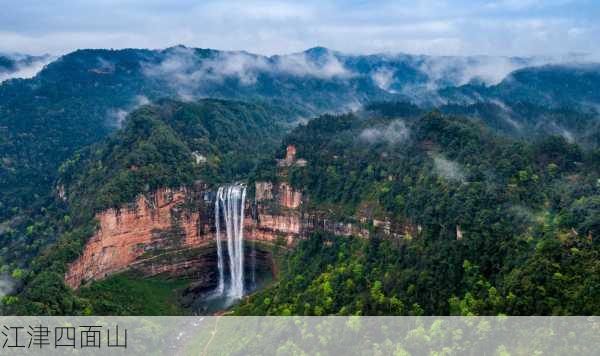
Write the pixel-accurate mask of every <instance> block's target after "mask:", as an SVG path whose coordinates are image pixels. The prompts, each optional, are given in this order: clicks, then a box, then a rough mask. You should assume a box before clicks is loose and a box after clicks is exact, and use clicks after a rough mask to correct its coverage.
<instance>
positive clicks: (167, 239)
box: [65, 184, 301, 288]
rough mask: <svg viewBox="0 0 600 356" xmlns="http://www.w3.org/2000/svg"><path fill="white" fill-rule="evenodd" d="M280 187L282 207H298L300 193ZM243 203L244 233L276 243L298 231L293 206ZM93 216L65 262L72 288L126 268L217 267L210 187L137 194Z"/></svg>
mask: <svg viewBox="0 0 600 356" xmlns="http://www.w3.org/2000/svg"><path fill="white" fill-rule="evenodd" d="M284 192H285V193H284V195H282V200H281V202H282V207H283V208H286V209H287V208H290V209H295V208H296V207H298V206H299V204H300V198H301V194H300V193H299V192H295V191H293V190H291V189H288V188H285V189H284ZM247 206H248V208H253V209H246V211H247V212H248V214H247V215H246V217H245V219H244V228H245V234H244V238H245V239H247V240H256V241H263V242H269V243H275V242H277V241H280V240H279V239H280V238H281V237H283V240H282V241H283V242H284V243H285V244H288V245H291V244H292V243H293V241H294V237H297V236H299V235H300V232H301V229H300V225H301V223H300V215H299V214H298V213H297V212H291V211H290V212H289V213H288V212H286V213H279V214H268V213H260V214H257V212H258V211H263V209H262V208H260V209H259V208H257V206H256V205H254V206H253V204H252V203H251V202H249V201H247ZM96 219H97V221H98V224H99V227H98V230H97V231H96V233H95V234H94V235H93V236H92V237H91V238H90V239H89V240H88V242H87V243H86V245H85V247H84V250H83V253H82V254H81V255H80V256H79V257H78V258H77V259H76V260H75V261H73V262H72V263H70V264H69V265H68V268H67V272H66V274H65V282H66V284H67V285H69V286H70V287H71V288H78V287H79V286H80V285H81V284H83V283H86V282H88V281H92V280H98V279H103V278H105V277H107V276H109V275H111V274H114V273H117V272H121V271H125V270H128V269H136V270H139V271H141V272H143V274H145V275H149V276H150V275H156V274H164V273H166V274H170V275H186V274H195V278H197V277H199V276H198V272H199V271H204V272H203V273H205V272H206V271H207V270H210V271H212V270H213V269H216V253H215V246H214V244H215V227H214V226H215V221H214V191H212V190H210V189H208V187H207V186H206V185H203V184H199V185H198V186H196V187H195V188H194V189H191V190H187V189H178V190H171V189H160V190H158V191H156V192H153V193H152V194H149V195H140V196H139V197H138V198H137V200H136V201H135V202H132V203H130V204H126V205H124V206H121V207H120V208H119V209H109V210H107V211H103V212H101V213H99V214H97V215H96ZM206 273H207V274H211V273H213V272H210V273H209V272H206ZM205 277H206V276H205ZM209 277H210V276H209Z"/></svg>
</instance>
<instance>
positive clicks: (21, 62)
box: [0, 56, 54, 83]
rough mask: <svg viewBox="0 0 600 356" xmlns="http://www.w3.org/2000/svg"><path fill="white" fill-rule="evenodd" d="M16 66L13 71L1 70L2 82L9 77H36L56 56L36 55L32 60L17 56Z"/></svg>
mask: <svg viewBox="0 0 600 356" xmlns="http://www.w3.org/2000/svg"><path fill="white" fill-rule="evenodd" d="M16 59H17V60H16V68H15V69H14V70H11V71H6V72H2V71H0V83H2V82H3V81H5V80H8V79H14V78H22V79H27V78H33V77H35V76H36V75H37V74H38V73H39V72H40V71H41V70H42V69H44V67H45V66H46V65H47V64H48V63H50V62H51V61H53V60H54V57H51V56H44V57H36V58H32V59H31V60H26V59H25V58H21V59H19V58H16Z"/></svg>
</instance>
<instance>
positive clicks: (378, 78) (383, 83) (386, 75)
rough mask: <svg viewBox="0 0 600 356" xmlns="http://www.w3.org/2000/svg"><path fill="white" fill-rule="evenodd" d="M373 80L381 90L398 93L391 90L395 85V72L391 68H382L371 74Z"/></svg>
mask: <svg viewBox="0 0 600 356" xmlns="http://www.w3.org/2000/svg"><path fill="white" fill-rule="evenodd" d="M371 79H372V80H373V82H374V83H375V84H376V85H377V86H378V87H379V88H381V89H383V90H385V91H387V92H390V93H396V91H395V90H393V89H391V86H392V85H393V84H394V70H393V69H392V68H389V67H381V68H378V69H377V70H375V71H374V72H372V73H371Z"/></svg>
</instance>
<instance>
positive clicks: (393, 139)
mask: <svg viewBox="0 0 600 356" xmlns="http://www.w3.org/2000/svg"><path fill="white" fill-rule="evenodd" d="M409 136H410V131H409V129H408V127H406V124H405V123H404V122H403V121H401V120H395V121H392V122H391V123H390V124H389V125H388V126H386V127H383V128H368V129H364V130H363V131H362V132H361V133H360V135H359V138H360V139H361V140H363V141H366V142H368V143H371V144H374V143H380V142H386V143H389V144H392V145H393V144H397V143H400V142H404V141H406V140H407V139H408V138H409Z"/></svg>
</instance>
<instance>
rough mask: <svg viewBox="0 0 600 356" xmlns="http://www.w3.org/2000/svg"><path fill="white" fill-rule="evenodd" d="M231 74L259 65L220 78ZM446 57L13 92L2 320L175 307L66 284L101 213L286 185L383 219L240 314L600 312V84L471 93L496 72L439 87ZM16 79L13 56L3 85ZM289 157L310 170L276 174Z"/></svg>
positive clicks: (567, 74)
mask: <svg viewBox="0 0 600 356" xmlns="http://www.w3.org/2000/svg"><path fill="white" fill-rule="evenodd" d="M29 60H30V61H33V60H34V58H31V59H29ZM35 60H37V59H35ZM236 60H242V61H243V62H244V63H246V64H248V67H247V68H244V71H241V72H240V71H235V70H233V71H231V68H230V67H229V66H224V64H227V63H230V62H231V61H236ZM433 60H434V59H433V58H429V57H426V56H410V55H398V56H394V57H388V56H383V55H381V56H380V55H372V56H361V55H345V54H342V53H339V52H335V51H331V50H328V49H326V48H321V47H317V48H312V49H309V50H307V51H304V52H301V53H296V54H291V55H283V56H272V57H264V56H259V55H253V54H250V53H246V52H224V51H216V50H210V49H194V48H186V47H183V46H177V47H172V48H168V49H165V50H138V49H125V50H79V51H75V52H73V53H70V54H67V55H65V56H63V57H61V58H59V59H58V60H56V61H54V62H52V63H50V64H49V65H48V66H47V67H45V68H44V69H43V70H42V71H41V72H40V73H39V74H38V75H36V76H35V77H33V78H31V79H11V80H7V81H5V82H2V84H0V195H1V197H2V199H1V200H0V274H1V276H2V280H3V281H4V280H6V281H10V282H8V283H9V284H11V285H12V284H14V288H12V290H11V291H12V293H11V295H9V296H5V297H3V304H4V305H3V312H7V313H20V314H78V315H79V314H89V313H102V314H111V313H114V314H137V313H145V314H147V313H149V309H148V306H147V305H140V304H139V303H136V302H132V301H131V299H132V298H129V299H128V298H123V299H120V300H122V301H123V302H122V303H121V304H119V303H110V302H109V300H110V299H113V298H119V297H122V295H135V296H138V295H141V294H139V293H137V292H136V290H137V291H138V292H139V291H150V290H153V289H154V288H157V289H156V290H155V291H156V295H157V296H160V297H161V298H163V299H166V300H170V301H172V300H173V298H174V295H173V294H172V293H168V289H169V288H170V287H169V288H158V287H159V286H160V285H161V283H163V282H164V283H165V284H168V285H169V286H171V287H172V288H170V289H171V291H173V290H177V289H178V288H179V287H180V286H179V285H178V284H177V283H175V282H173V281H160V280H146V281H143V280H139V279H138V278H136V277H135V276H118V277H116V279H109V280H106V281H104V282H102V283H96V284H92V285H91V286H89V288H85V289H82V290H81V291H79V292H74V291H73V290H71V289H69V288H67V287H66V286H65V284H64V282H63V275H64V272H65V268H66V263H68V262H70V261H72V260H73V259H75V258H76V257H77V256H78V255H79V254H80V253H81V250H82V247H83V245H84V243H85V242H86V241H87V239H88V238H89V237H90V236H92V235H93V233H94V231H95V230H96V229H97V226H96V222H95V221H94V214H95V213H97V212H98V211H101V210H104V209H107V208H111V207H116V206H120V205H122V204H124V203H127V202H131V201H132V200H133V199H134V198H135V197H136V196H138V195H139V194H147V193H149V192H152V191H154V190H156V189H157V188H159V187H188V186H191V185H193V184H194V183H195V182H198V181H203V182H208V183H211V184H220V183H223V182H232V181H246V182H248V183H252V182H254V181H256V180H276V179H287V180H289V183H290V184H291V185H292V186H294V187H295V188H297V189H299V190H302V191H303V192H304V193H305V196H307V197H308V200H307V202H306V204H304V205H303V209H304V212H318V213H320V214H324V215H325V216H327V217H329V218H331V219H333V220H335V221H352V222H356V221H367V222H368V223H369V226H370V229H371V231H370V234H371V236H372V238H370V239H368V240H365V239H360V238H356V237H355V238H339V237H334V236H331V235H330V234H327V233H324V232H317V233H315V234H314V235H313V236H310V237H309V238H308V239H307V240H305V241H301V242H299V243H298V245H297V246H296V248H295V249H294V250H293V251H290V252H289V254H288V255H286V258H284V259H283V260H282V261H283V262H282V263H281V266H280V268H281V275H280V278H279V281H278V282H277V283H276V284H275V285H274V286H273V287H272V288H269V289H267V290H264V291H262V292H258V293H257V294H255V295H253V296H251V297H250V298H249V300H247V301H246V302H245V303H243V304H242V305H240V306H239V307H238V308H237V309H236V313H239V314H288V313H290V314H308V315H313V314H357V313H358V314H414V315H417V314H501V313H503V314H524V315H527V314H597V313H598V312H599V311H600V310H599V308H600V277H599V276H600V273H599V272H600V271H599V262H598V261H599V259H598V257H599V256H598V253H599V249H598V236H599V235H600V121H599V120H598V110H597V105H599V104H600V97H598V91H597V90H595V88H596V87H597V86H598V85H599V83H600V76H599V74H598V73H600V70H599V68H598V66H597V65H551V66H541V67H526V68H523V69H520V70H517V71H515V72H513V73H511V74H510V75H508V76H507V77H506V78H505V79H504V80H502V81H501V82H499V83H498V84H495V85H488V84H486V83H484V82H482V81H480V80H479V79H478V78H471V79H472V80H470V81H469V82H468V83H467V84H464V85H460V84H462V83H463V81H462V78H463V77H464V75H465V72H466V69H467V68H469V66H476V65H480V64H482V63H480V62H478V61H481V60H482V59H477V58H469V59H465V61H464V62H461V61H458V62H456V58H445V59H444V60H445V61H448V63H446V64H444V63H441V64H440V63H438V64H440V65H442V64H443V65H442V67H444V69H445V72H444V75H443V76H442V77H432V76H431V73H428V72H427V71H426V70H425V68H427V66H428V65H430V64H431V61H433ZM510 61H511V63H513V64H514V65H515V66H517V67H525V66H527V65H528V62H527V60H526V59H518V58H513V59H510ZM455 62H456V63H455ZM449 63H455V65H449ZM460 63H462V64H460ZM24 64H27V63H24ZM292 64H293V65H292ZM299 64H301V66H300V67H298V65H299ZM459 64H460V65H459ZM19 65H20V64H19V63H17V62H15V61H14V60H13V59H7V58H4V57H0V67H1V68H3V69H0V71H14V70H17V69H18V68H19ZM173 68H175V69H176V70H174V69H173ZM223 68H225V69H223ZM227 68H229V69H227ZM298 68H301V69H302V71H299V70H298ZM331 68H334V69H336V70H335V71H334V72H333V73H330V72H328V71H326V70H325V69H331ZM227 70H229V71H227ZM381 75H385V76H386V77H385V78H383V79H385V80H383V82H382V80H381V79H382V78H381ZM458 78H461V80H458ZM170 97H178V98H180V99H177V100H176V99H166V98H170ZM198 97H210V98H215V99H203V100H198V99H194V98H198ZM409 99H410V100H412V101H413V102H414V103H418V104H419V105H418V106H417V105H416V104H412V103H409V102H408V101H407V100H409ZM182 100H183V101H182ZM357 108H360V109H357ZM353 110H354V111H353ZM324 112H329V114H323V113H324ZM339 113H346V114H339ZM315 115H319V116H317V117H314V116H315ZM313 117H314V118H313ZM298 122H303V124H301V125H300V126H297V127H296V126H295V125H297V124H298ZM289 144H294V145H295V146H296V147H297V149H298V156H299V157H301V158H304V159H306V160H307V162H308V166H307V167H291V168H290V169H289V172H288V173H289V174H287V175H286V176H285V177H284V178H282V177H278V176H277V174H276V170H277V165H276V161H275V159H276V158H281V157H282V155H283V151H284V150H285V147H286V146H287V145H289ZM250 186H251V185H250ZM373 220H378V221H390V222H391V225H393V227H394V228H400V229H401V230H405V231H404V233H403V236H402V237H399V236H396V237H394V236H389V235H386V234H385V233H384V232H383V231H382V230H381V229H380V228H375V227H373V225H372V224H371V223H372V222H373ZM171 282H173V285H170V284H169V283H171ZM9 289H11V288H9ZM136 293H137V294H136ZM148 293H151V292H148ZM142 294H143V293H142ZM157 303H159V301H158V299H153V300H151V301H150V302H149V305H157ZM159 309H160V312H161V313H163V312H164V313H182V312H184V311H182V310H180V309H179V308H177V307H176V306H174V305H168V306H165V307H164V308H159ZM157 312H159V311H157Z"/></svg>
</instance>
